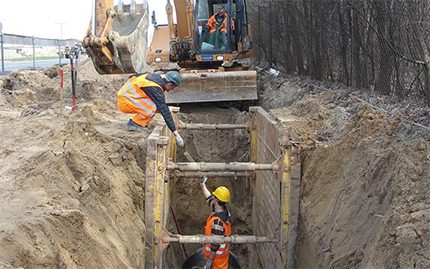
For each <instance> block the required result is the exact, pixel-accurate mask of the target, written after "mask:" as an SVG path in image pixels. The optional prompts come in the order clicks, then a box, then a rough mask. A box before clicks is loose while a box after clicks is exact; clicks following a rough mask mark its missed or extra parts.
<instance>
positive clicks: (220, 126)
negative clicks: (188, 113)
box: [178, 123, 248, 130]
mask: <svg viewBox="0 0 430 269" xmlns="http://www.w3.org/2000/svg"><path fill="white" fill-rule="evenodd" d="M178 129H183V130H235V129H248V125H246V124H202V123H181V124H180V125H179V126H178Z"/></svg>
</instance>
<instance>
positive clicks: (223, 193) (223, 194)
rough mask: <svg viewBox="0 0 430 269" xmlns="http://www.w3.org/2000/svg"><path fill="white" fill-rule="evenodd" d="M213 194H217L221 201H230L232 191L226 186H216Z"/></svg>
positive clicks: (216, 196)
mask: <svg viewBox="0 0 430 269" xmlns="http://www.w3.org/2000/svg"><path fill="white" fill-rule="evenodd" d="M212 194H213V195H214V196H215V198H217V199H218V200H220V201H221V202H224V203H228V202H230V191H229V190H228V189H227V188H226V187H224V186H220V187H218V188H216V189H215V191H214V192H212Z"/></svg>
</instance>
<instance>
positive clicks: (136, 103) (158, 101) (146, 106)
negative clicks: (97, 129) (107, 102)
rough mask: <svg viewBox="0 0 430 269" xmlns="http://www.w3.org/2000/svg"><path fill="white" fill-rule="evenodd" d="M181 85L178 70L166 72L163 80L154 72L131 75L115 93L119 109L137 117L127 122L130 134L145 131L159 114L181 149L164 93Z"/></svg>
mask: <svg viewBox="0 0 430 269" xmlns="http://www.w3.org/2000/svg"><path fill="white" fill-rule="evenodd" d="M181 82H182V76H181V74H180V73H179V72H177V71H169V72H167V73H166V76H165V78H162V77H161V75H159V74H155V73H148V74H134V75H132V76H130V77H129V79H128V80H127V82H126V83H125V84H124V85H123V86H122V87H121V89H120V90H119V91H118V100H117V105H118V109H119V110H120V111H121V112H124V113H130V114H136V115H135V116H134V117H133V118H132V119H130V120H129V121H128V123H127V128H128V130H129V131H134V132H146V131H148V127H147V125H148V123H149V122H150V121H151V120H152V118H154V116H155V113H157V112H160V113H161V115H162V116H163V118H164V121H165V122H166V124H167V126H168V127H169V129H170V130H171V131H172V132H173V134H174V135H175V139H176V143H177V144H178V146H180V147H183V146H184V140H183V139H182V137H181V136H180V135H179V133H178V130H177V129H176V126H175V123H174V121H173V118H172V114H171V113H170V110H169V107H168V106H167V104H166V99H165V96H164V92H169V91H171V90H174V89H175V88H176V87H177V86H179V84H181Z"/></svg>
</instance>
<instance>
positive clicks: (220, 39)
mask: <svg viewBox="0 0 430 269" xmlns="http://www.w3.org/2000/svg"><path fill="white" fill-rule="evenodd" d="M227 17H228V14H227V12H226V11H225V8H224V7H223V6H221V7H220V8H219V9H218V12H217V13H216V14H214V15H213V16H212V17H210V18H209V20H208V23H207V24H206V25H207V27H208V28H209V33H210V36H209V43H210V44H212V45H214V46H215V49H220V48H221V49H224V48H225V46H226V44H227ZM230 24H231V29H232V30H233V31H234V29H235V28H234V21H233V20H231V21H230Z"/></svg>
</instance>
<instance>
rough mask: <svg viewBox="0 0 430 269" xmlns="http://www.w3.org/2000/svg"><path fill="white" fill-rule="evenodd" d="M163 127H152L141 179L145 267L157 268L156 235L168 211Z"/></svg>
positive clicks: (166, 140)
mask: <svg viewBox="0 0 430 269" xmlns="http://www.w3.org/2000/svg"><path fill="white" fill-rule="evenodd" d="M165 129H166V127H165V126H164V125H162V126H156V127H155V128H154V130H153V132H152V133H151V135H150V136H149V137H148V139H147V141H148V144H147V147H148V151H147V157H146V179H145V227H146V237H145V245H146V251H145V268H160V266H161V264H162V257H163V255H162V250H161V245H160V238H161V235H162V233H163V230H164V229H165V226H166V223H167V214H168V212H169V210H168V208H169V200H168V199H169V185H168V182H169V181H168V180H166V179H167V163H168V156H169V147H168V145H169V137H167V136H163V135H162V134H165V133H166V130H165Z"/></svg>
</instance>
